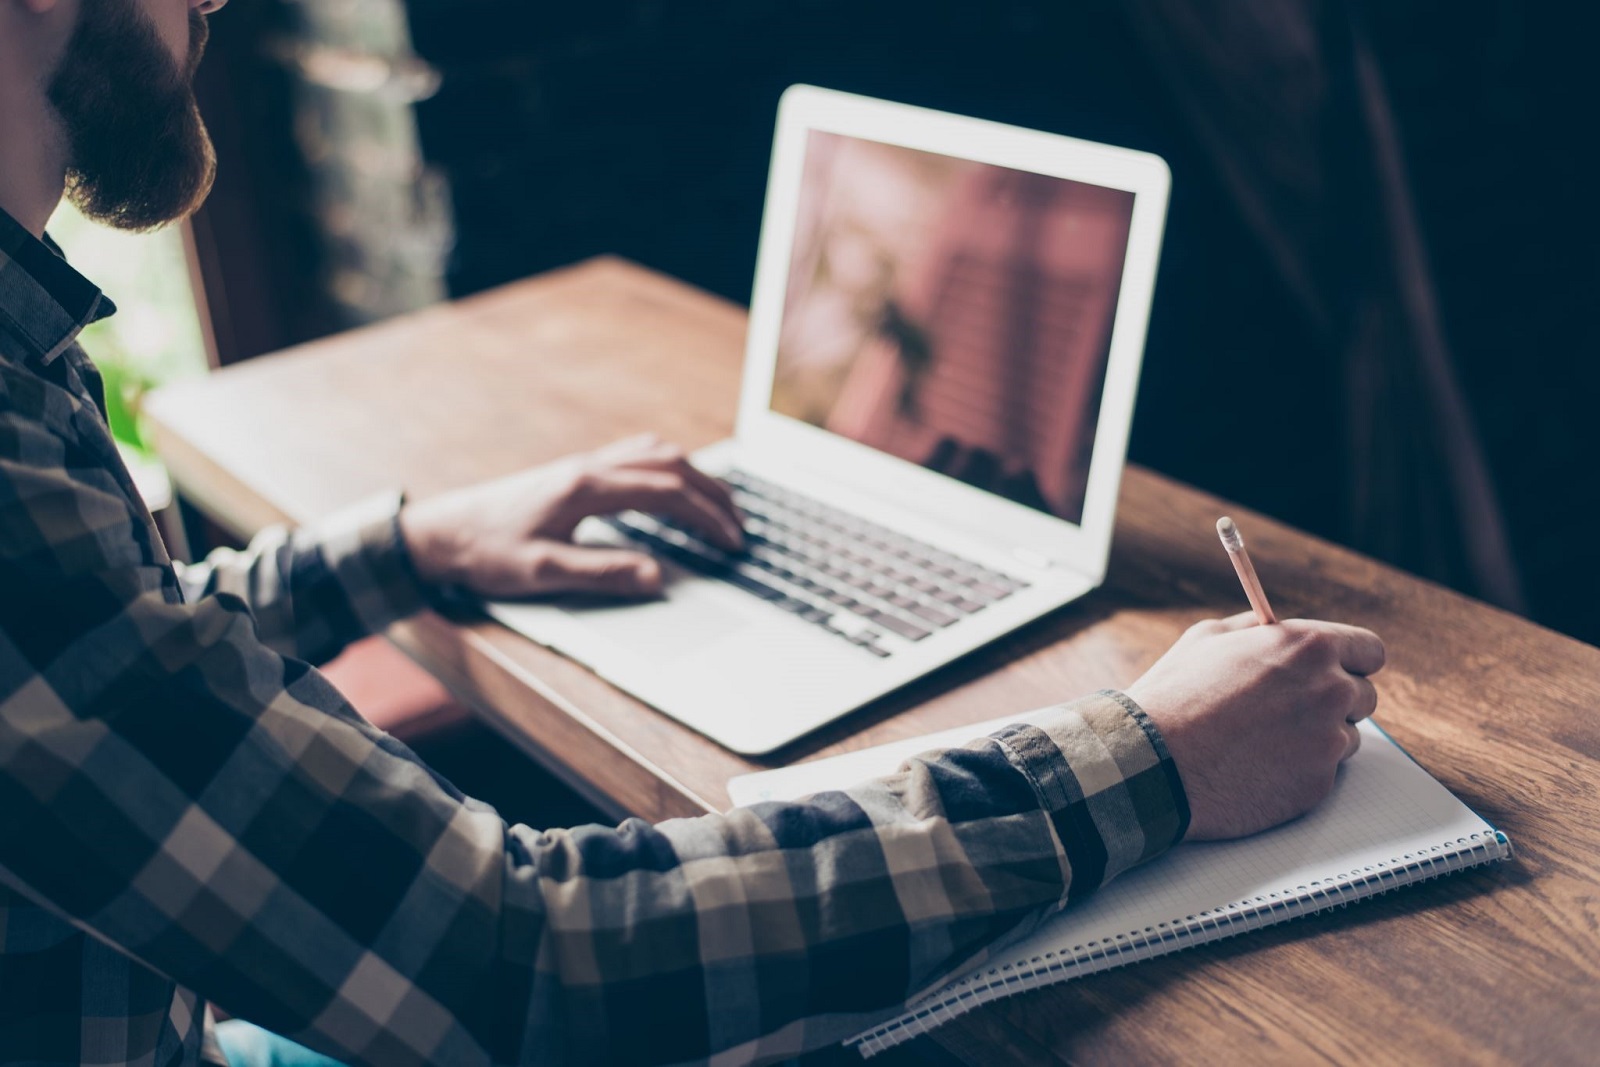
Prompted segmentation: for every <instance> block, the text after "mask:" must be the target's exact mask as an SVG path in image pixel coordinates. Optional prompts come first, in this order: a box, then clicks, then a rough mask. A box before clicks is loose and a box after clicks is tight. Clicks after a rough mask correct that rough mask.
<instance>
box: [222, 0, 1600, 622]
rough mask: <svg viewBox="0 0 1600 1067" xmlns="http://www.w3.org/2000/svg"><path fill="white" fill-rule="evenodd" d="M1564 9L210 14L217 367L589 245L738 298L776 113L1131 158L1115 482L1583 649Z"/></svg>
mask: <svg viewBox="0 0 1600 1067" xmlns="http://www.w3.org/2000/svg"><path fill="white" fill-rule="evenodd" d="M1577 10H1579V8H1578V7H1577V6H1576V5H1572V6H1568V5H1557V4H1553V3H1548V2H1547V3H1540V4H1525V3H1518V2H1515V0H1463V2H1458V3H1455V4H1450V5H1445V4H1440V3H1437V2H1435V3H1425V2H1421V0H1399V2H1389V3H1381V4H1380V3H1370V4H1368V3H1341V2H1336V0H1326V2H1305V0H1252V2H1235V3H1232V4H1227V5H1212V4H1201V3H1198V2H1192V0H1191V2H1179V0H1128V2H1122V3H1096V2H1073V0H1051V2H1046V0H991V2H988V3H982V4H979V3H953V2H937V0H920V2H917V3H910V2H904V0H881V2H868V3H861V2H859V0H858V2H854V3H845V2H842V0H786V2H784V3H775V2H771V0H717V2H709V0H708V2H702V3H697V4H687V3H680V4H669V3H665V2H661V0H608V2H594V3H588V4H581V5H579V4H545V3H537V2H528V0H409V2H406V0H298V2H295V0H255V2H253V3H250V4H237V5H234V6H232V7H230V8H229V9H228V10H227V11H226V12H224V13H223V14H222V15H220V16H219V17H217V18H216V19H215V20H214V22H213V45H212V49H213V51H212V59H211V60H210V61H208V62H207V63H206V64H205V65H204V66H203V68H202V72H201V73H202V85H201V90H202V98H203V105H204V107H205V109H206V111H207V112H208V115H209V119H210V122H211V125H212V129H213V132H214V135H215V136H216V139H217V142H218V150H219V155H220V159H221V163H222V171H221V176H220V179H219V183H218V188H217V193H216V196H215V197H214V198H213V201H212V203H211V204H210V205H209V206H208V207H207V208H206V209H205V211H204V213H203V214H202V216H201V217H200V218H199V219H198V220H197V222H196V238H197V243H198V247H199V250H200V256H199V258H200V264H201V268H202V269H201V273H202V276H203V279H204V283H205V289H206V296H207V298H208V301H209V304H210V307H211V311H212V315H213V319H214V326H215V332H216V338H217V347H218V350H219V353H220V356H221V358H222V360H223V362H232V361H235V360H239V359H244V358H249V357H250V356H253V355H256V354H259V353H262V352H265V351H270V350H272V349H275V348H279V347H282V346H284V345H286V344H290V343H293V342H297V341H302V340H306V339H309V338H312V337H316V336H319V335H321V334H324V333H327V332H331V331H333V330H336V329H341V328H345V327H348V326H351V325H357V324H360V323H363V322H367V321H372V320H374V319H377V318H381V317H384V316H385V315H389V314H393V313H396V312H399V311H403V310H406V309H407V308H411V307H416V306H420V305H422V304H426V303H428V302H430V301H432V300H437V299H440V298H443V297H445V296H459V295H463V294H467V293H471V292H475V291H477V290H480V289H483V288H486V287H489V286H493V285H497V284H499V283H502V282H506V281H509V280H511V279H515V278H519V277H522V276H525V275H527V274H531V273H534V272H537V271H541V270H545V269H548V268H550V267H554V266H558V265H560V264H564V263H569V262H572V261H574V260H578V259H582V258H584V257H587V256H590V255H594V254H597V253H603V252H609V253H617V254H620V255H623V256H627V257H630V258H632V259H635V260H637V261H639V262H641V263H644V264H647V265H649V266H651V267H655V268H657V269H659V270H662V271H666V272H668V273H671V274H674V275H677V276H679V277H681V278H684V279H686V280H688V281H690V282H693V283H695V284H697V285H700V286H703V287H705V288H707V289H710V290H712V291H714V292H717V293H721V294H723V295H725V296H727V297H729V298H731V299H733V300H736V301H739V302H741V303H743V302H746V301H747V300H748V297H749V291H750V282H751V273H752V266H753V264H754V260H755V244H756V236H757V226H758V222H759V218H760V210H761V201H762V196H763V192H764V185H765V177H766V165H767V153H768V149H769V147H770V138H771V132H772V124H773V118H774V112H775V108H776V105H777V100H778V96H779V94H780V93H781V91H782V90H783V89H784V88H785V87H786V86H788V85H790V84H792V83H794V82H810V83H814V84H818V85H823V86H828V87H831V88H837V89H845V90H852V91H856V92H861V93H866V94H869V95H874V96H881V97H886V98H889V99H893V100H901V101H906V102H910V103H915V104H922V105H926V106H930V107H935V108H940V109H944V110H949V111H955V112H960V113H964V114H971V115H977V116H981V117H984V118H989V119H996V120H1000V121H1005V122H1012V123H1017V124H1020V125H1024V126H1031V127H1035V128H1038V129H1044V130H1052V131H1058V132H1061V133H1068V134H1073V135H1076V136H1079V137H1085V138H1090V139H1094V140H1101V141H1107V142H1110V143H1113V144H1119V145H1126V146H1130V147H1134V148H1140V149H1145V150H1149V151H1153V152H1156V153H1159V154H1160V155H1162V156H1164V157H1165V158H1166V159H1167V160H1168V162H1169V163H1170V164H1171V166H1172V171H1173V178H1174V185H1173V201H1172V208H1171V216H1170V224H1169V228H1168V233H1167V239H1166V245H1165V250H1164V253H1163V259H1162V264H1161V270H1160V275H1159V280H1158V283H1157V289H1156V297H1155V309H1154V314H1153V318H1152V323H1151V331H1150V337H1149V346H1148V350H1147V355H1146V362H1145V372H1144V378H1143V384H1142V386H1141V391H1140V396H1139V401H1138V408H1137V417H1136V419H1135V423H1134V433H1133V441H1132V458H1133V459H1134V460H1135V461H1136V462H1139V463H1143V464H1146V465H1148V466H1150V467H1153V468H1155V469H1157V470H1160V471H1163V472H1166V473H1169V474H1172V475H1175V476H1176V477H1178V478H1181V479H1183V480H1185V481H1188V482H1191V483H1194V484H1196V485H1199V486H1201V487H1204V488H1206V489H1210V490H1213V491H1215V492H1217V493H1220V494H1223V495H1225V496H1228V497H1231V498H1233V499H1236V500H1238V501H1241V502H1243V503H1245V504H1248V505H1250V506H1252V507H1255V508H1258V509H1260V510H1262V511H1265V512H1267V513H1269V514H1272V515H1274V516H1276V517H1278V518H1281V519H1284V520H1287V521H1288V522H1290V523H1293V524H1295V525H1297V526H1300V527H1303V528H1305V529H1308V530H1311V531H1313V532H1315V533H1318V534H1320V535H1322V536H1324V537H1327V538H1329V539H1332V540H1335V541H1339V542H1342V543H1344V544H1348V545H1352V546H1354V547H1356V548H1359V549H1361V550H1363V551H1366V552H1369V553H1371V554H1373V555H1376V556H1378V557H1380V558H1383V559H1386V560H1388V561H1390V562H1393V563H1395V564H1397V565H1399V566H1401V567H1404V568H1406V569H1407V570H1410V571H1413V572H1415V573H1418V574H1421V575H1424V576H1426V577H1430V578H1433V579H1436V580H1438V581H1440V582H1443V583H1446V584H1448V585H1451V586H1453V587H1455V588H1458V589H1461V590H1463V591H1465V592H1467V593H1470V594H1473V595H1476V596H1480V597H1483V598H1485V599H1488V600H1490V601H1493V602H1495V603H1498V604H1501V605H1503V606H1506V607H1508V608H1511V609H1513V610H1516V611H1519V612H1522V613H1524V614H1527V615H1529V616H1531V617H1532V618H1534V619H1536V620H1538V621H1540V622H1543V623H1545V624H1546V625H1549V626H1551V627H1554V628H1556V629H1559V630H1563V631H1565V632H1567V633H1570V634H1573V635H1575V636H1578V637H1580V638H1583V639H1585V640H1588V641H1590V642H1600V611H1597V609H1596V606H1595V605H1596V598H1597V596H1600V582H1597V581H1596V578H1595V576H1594V568H1593V565H1592V563H1591V550H1592V546H1593V542H1594V540H1595V539H1594V536H1593V534H1592V533H1591V531H1592V529H1593V527H1592V526H1591V521H1592V518H1593V516H1595V515H1596V514H1597V513H1600V480H1597V479H1596V477H1595V475H1594V470H1593V468H1594V465H1595V461H1596V459H1597V458H1600V418H1597V417H1595V415H1593V414H1592V413H1591V410H1590V409H1591V407H1592V406H1593V405H1594V404H1595V402H1596V399H1597V398H1600V370H1597V362H1596V359H1595V356H1596V354H1597V351H1600V345H1597V342H1600V337H1597V327H1596V323H1595V316H1594V311H1595V306H1596V299H1595V295H1594V293H1595V285H1596V282H1597V280H1600V278H1597V274H1600V259H1597V254H1596V249H1597V248H1600V243H1597V237H1600V234H1597V232H1596V231H1597V219H1600V212H1597V210H1596V207H1595V204H1594V199H1593V196H1592V194H1591V191H1590V186H1591V185H1592V171H1591V169H1590V166H1589V164H1588V160H1589V159H1590V158H1591V156H1592V154H1593V153H1592V152H1591V150H1590V146H1589V144H1588V141H1589V139H1590V138H1591V137H1592V135H1593V133H1592V131H1593V129H1594V126H1595V123H1594V118H1593V110H1594V105H1595V103H1596V102H1597V94H1596V92H1595V90H1594V87H1593V73H1592V69H1591V60H1590V56H1589V53H1590V51H1591V49H1592V39H1593V38H1592V35H1591V33H1590V32H1589V30H1590V27H1589V26H1588V25H1587V24H1586V22H1585V23H1582V24H1580V23H1579V22H1577V21H1575V20H1576V16H1575V15H1574V12H1575V11H1577Z"/></svg>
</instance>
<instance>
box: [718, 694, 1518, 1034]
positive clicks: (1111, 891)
mask: <svg viewBox="0 0 1600 1067" xmlns="http://www.w3.org/2000/svg"><path fill="white" fill-rule="evenodd" d="M1024 718H1025V717H1024ZM1016 721H1018V718H1017V717H1016V716H1013V717H1011V718H1007V719H996V720H994V721H993V722H988V723H978V724H976V725H973V726H968V727H963V728H961V729H959V730H950V731H946V732H945V733H940V734H931V735H929V736H926V737H918V738H912V739H911V740H909V741H902V742H896V743H894V744H889V745H881V746H879V747H877V748H871V749H864V750H862V751H860V752H851V753H847V754H845V755H843V756H836V757H834V758H832V759H826V760H817V761H815V762H813V763H805V764H799V765H797V766H794V767H785V768H783V769H781V770H775V771H764V772H761V773H759V774H748V775H742V776H740V777H738V778H734V779H732V780H731V781H730V782H729V783H728V792H729V794H730V795H731V796H732V798H733V801H734V803H735V804H753V803H755V802H757V801H761V800H793V799H796V798H798V797H802V796H806V795H808V794H810V793H815V792H818V791H821V790H825V789H836V788H841V787H844V786H848V785H850V784H852V783H854V782H858V781H861V780H863V779H866V778H871V777H875V776H879V775H883V774H889V773H892V772H893V771H894V770H895V769H896V768H897V767H898V766H899V765H900V763H901V761H903V760H904V759H906V757H908V756H913V755H916V754H917V753H919V752H926V751H928V750H929V749H934V748H944V747H949V746H952V745H959V744H963V743H965V742H966V741H968V740H971V739H972V738H974V737H978V736H981V735H983V734H985V733H988V732H990V731H992V730H995V729H998V728H1000V727H1001V726H1004V725H1006V724H1007V723H1012V722H1016ZM1361 732H1362V735H1363V736H1362V745H1361V750H1360V751H1359V752H1357V753H1356V754H1355V755H1354V756H1353V757H1351V758H1350V760H1349V761H1347V762H1346V763H1345V765H1344V766H1343V767H1342V768H1340V771H1339V777H1338V780H1337V782H1336V783H1335V785H1334V788H1333V793H1332V794H1331V795H1330V796H1329V797H1328V798H1327V799H1326V800H1325V801H1323V802H1322V804H1320V805H1319V806H1318V807H1317V808H1316V809H1315V810H1314V811H1312V812H1311V813H1310V814H1308V815H1306V816H1304V817H1302V818H1300V819H1296V820H1295V821H1293V822H1291V823H1288V824H1286V825H1284V826H1280V827H1278V828H1277V829H1275V830H1270V831H1268V832H1266V833H1264V834H1258V835H1256V836H1255V837H1250V838H1246V839H1244V840H1240V841H1227V842H1203V843H1191V844H1183V845H1179V846H1178V847H1177V848H1175V849H1173V850H1172V851H1171V852H1169V853H1167V854H1166V855H1165V856H1162V857H1160V858H1158V859H1156V860H1154V861H1152V862H1150V863H1147V864H1145V865H1144V866H1142V867H1139V868H1136V869H1134V870H1132V871H1129V872H1127V873H1125V874H1123V875H1122V876H1121V877H1119V878H1117V879H1115V880H1114V881H1112V882H1111V884H1110V885H1108V886H1106V888H1104V889H1102V890H1101V891H1100V892H1098V893H1096V894H1095V895H1094V896H1092V897H1090V898H1089V899H1087V900H1085V901H1083V902H1082V903H1081V904H1079V905H1076V906H1074V907H1073V908H1071V909H1068V910H1067V911H1064V912H1061V913H1060V914H1058V915H1056V916H1054V917H1053V918H1051V919H1049V920H1048V921H1046V922H1045V923H1044V924H1043V925H1042V926H1040V927H1039V928H1038V929H1037V930H1035V931H1034V932H1033V933H1031V934H1029V935H1028V936H1027V937H1025V938H1023V939H1022V940H1020V941H1018V942H1016V943H1015V944H1013V945H1010V946H1008V947H1006V948H1003V949H1001V950H999V951H998V952H997V953H995V954H994V955H993V956H991V957H990V958H989V959H987V960H985V961H984V962H983V963H982V964H981V965H979V966H977V967H975V968H973V969H972V970H970V971H967V972H965V973H963V974H959V975H957V976H956V977H955V978H954V979H952V980H951V981H949V982H947V983H946V984H944V985H943V986H941V987H939V988H938V989H936V990H934V991H933V992H931V993H928V994H926V995H925V996H922V997H920V998H918V999H917V1000H914V1001H913V1002H912V1004H911V1005H910V1007H909V1008H908V1010H907V1011H906V1012H905V1014H903V1015H900V1016H898V1017H897V1018H894V1019H891V1020H889V1021H887V1022H884V1023H882V1024H880V1025H878V1026H876V1027H874V1028H873V1029H871V1030H868V1031H866V1032H865V1033H861V1034H858V1035H856V1036H855V1037H853V1038H851V1039H850V1040H849V1042H848V1044H852V1045H855V1046H857V1047H858V1048H859V1049H860V1050H861V1052H862V1053H863V1054H865V1055H868V1056H870V1055H872V1054H874V1053H877V1052H881V1051H883V1050H884V1049H887V1048H891V1047H893V1046H895V1045H897V1044H899V1043H900V1042H902V1041H905V1040H908V1039H909V1038H912V1037H915V1036H916V1035H918V1034H921V1033H924V1032H925V1031H928V1030H931V1029H933V1028H934V1027H936V1026H938V1025H939V1024H940V1023H943V1022H946V1021H948V1020H950V1019H953V1018H955V1017H956V1016H957V1015H960V1014H962V1013H963V1012H966V1011H969V1010H971V1009H972V1008H975V1007H977V1006H978V1005H980V1004H983V1003H985V1002H986V1001H991V1000H997V999H999V998H1000V997H1006V996H1010V995H1012V994H1013V993H1020V992H1023V991H1024V990H1028V989H1035V988H1037V987H1039V986H1045V985H1051V984H1053V983H1056V982H1064V981H1067V980H1069V979H1072V978H1077V977H1080V976H1082V975H1086V974H1093V973H1095V972H1096V971H1103V970H1107V969H1109V968H1111V967H1118V966H1121V965H1123V964H1126V963H1133V962H1136V961H1138V960H1144V959H1150V958H1151V957H1153V956H1162V955H1165V954H1166V953H1168V952H1175V951H1177V950H1179V949H1182V948H1188V947H1189V946H1191V945H1200V944H1204V943H1205V942H1207V941H1215V940H1217V939H1218V938H1223V937H1229V936H1231V935H1233V934H1239V933H1244V932H1245V931H1248V930H1256V929H1259V928H1261V927H1263V926H1270V925H1272V924H1273V923H1278V922H1282V921H1283V920H1285V919H1293V918H1295V917H1297V916H1300V915H1309V914H1311V913H1312V912H1317V911H1322V910H1324V909H1326V908H1331V907H1335V906H1339V905H1344V904H1349V903H1352V902H1353V901H1357V900H1363V899H1365V898H1367V897H1370V896H1374V895H1375V894H1378V893H1382V892H1385V891H1387V890H1390V889H1394V888H1396V887H1398V886H1403V885H1409V884H1411V883H1412V882H1419V881H1422V880H1424V879H1427V878H1433V877H1435V876H1437V875H1441V874H1448V873H1450V872H1452V871H1459V870H1463V869H1465V868H1467V867H1475V866H1477V865H1479V864H1482V863H1489V862H1491V861H1495V860H1503V859H1506V858H1507V857H1509V856H1510V855H1511V842H1510V841H1509V840H1507V838H1506V836H1505V835H1504V834H1502V833H1500V832H1499V831H1498V830H1496V829H1495V828H1494V827H1493V826H1490V825H1489V824H1488V823H1487V822H1485V821H1484V820H1483V819H1482V818H1481V817H1479V816H1478V815H1477V814H1476V813H1474V812H1473V811H1472V809H1471V808H1468V807H1467V806H1466V805H1465V804H1463V803H1462V802H1461V801H1459V800H1457V799H1456V798H1455V796H1453V795H1452V794H1451V793H1450V791H1449V790H1448V789H1446V788H1445V787H1444V786H1442V785H1440V784H1439V783H1438V782H1437V781H1436V780H1435V779H1434V778H1433V776H1432V775H1430V774H1429V773H1428V772H1427V771H1425V770H1423V769H1422V768H1421V767H1420V766H1418V765H1417V763H1416V762H1414V761H1413V760H1412V759H1411V757H1410V756H1408V755H1407V754H1406V752H1405V750H1404V749H1402V748H1401V747H1400V746H1399V745H1397V744H1395V742H1394V741H1393V740H1392V739H1391V738H1390V737H1389V735H1388V734H1386V733H1384V732H1383V730H1381V729H1380V728H1379V727H1378V726H1377V725H1376V724H1374V723H1373V722H1371V721H1370V720H1368V721H1366V722H1363V723H1362V724H1361Z"/></svg>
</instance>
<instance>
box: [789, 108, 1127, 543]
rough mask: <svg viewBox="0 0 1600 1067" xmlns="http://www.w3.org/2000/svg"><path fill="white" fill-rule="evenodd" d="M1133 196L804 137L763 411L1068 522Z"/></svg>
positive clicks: (1093, 412) (1076, 498) (1087, 443)
mask: <svg viewBox="0 0 1600 1067" xmlns="http://www.w3.org/2000/svg"><path fill="white" fill-rule="evenodd" d="M1132 216H1133V194H1132V193H1130V192H1124V191H1122V190H1117V189H1106V188H1101V187H1099V186H1095V185H1086V184H1083V183H1081V182H1074V181H1068V180H1066V179H1062V178H1054V177H1050V176H1048V175H1041V174H1034V173H1029V172H1026V171H1018V170H1012V169H1009V168H1006V167H998V166H992V165H989V164H984V163H975V162H972V161H970V160H963V159H955V158H952V157H949V156H943V155H937V154H934V153H930V152H921V151H917V150H915V149H909V148H901V147H898V146H893V145H885V144H880V143H877V142H874V141H865V140H860V139H857V138H852V137H845V136H841V135H839V134H831V133H820V132H817V131H812V132H811V133H810V134H809V139H808V141H807V146H806V160H805V167H804V170H803V177H802V187H801V193H800V204H799V209H798V219H797V222H796V228H795V235H794V247H793V252H792V258H791V260H790V266H789V278H788V291H787V294H786V297H785V302H784V312H783V322H782V327H781V332H780V335H779V342H778V359H777V368H776V375H775V378H774V383H773V390H772V408H773V410H774V411H776V412H778V413H780V414H783V415H788V416H790V417H792V418H795V419H799V420H802V421H804V422H807V423H810V424H812V425H813V426H818V427H821V428H823V429H825V430H829V431H831V432H833V433H836V434H840V435H842V436H844V437H848V438H850V439H852V440H854V441H859V442H860V443H862V444H865V445H869V446H871V447H873V448H876V449H879V450H880V451H883V452H887V453H889V454H891V455H895V456H898V457H900V458H902V459H906V460H909V461H911V462H913V463H917V464H920V465H922V466H924V467H927V468H930V469H932V470H935V471H938V472H940V473H942V474H946V475H949V476H950V477H952V478H957V479H959V480H961V481H963V482H966V483H968V484H970V485H975V486H978V487H980V488H983V489H987V490H989V491H990V492H993V493H997V494H999V495H1001V496H1004V497H1008V498H1009V499H1012V500H1015V501H1018V502H1020V503H1023V504H1027V505H1029V506H1030V507H1034V508H1038V509H1040V510H1042V511H1047V512H1049V513H1051V514H1053V515H1056V516H1059V517H1060V518H1063V519H1066V520H1068V521H1070V522H1079V521H1081V520H1082V516H1083V501H1084V492H1085V487H1086V485H1087V482H1088V476H1089V460H1090V456H1091V454H1092V452H1093V449H1094V430H1095V423H1096V420H1097V418H1098V416H1099V411H1100V393H1101V388H1102V385H1103V382H1104V379H1105V370H1106V357H1107V354H1108V351H1109V347H1110V339H1111V323H1112V318H1113V316H1114V314H1115V312H1116V304H1117V293H1118V290H1119V289H1120V287H1121V282H1122V264H1123V258H1124V255H1125V252H1126V249H1127V242H1128V228H1129V224H1130V221H1131V219H1132Z"/></svg>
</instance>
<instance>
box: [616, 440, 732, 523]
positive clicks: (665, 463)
mask: <svg viewBox="0 0 1600 1067" xmlns="http://www.w3.org/2000/svg"><path fill="white" fill-rule="evenodd" d="M626 466H629V467H633V468H635V469H639V470H658V471H667V472H669V473H672V474H676V475H677V476H679V477H680V478H682V479H683V480H684V481H686V482H688V483H689V484H690V485H692V486H694V487H695V488H696V489H697V490H699V491H700V492H701V493H704V494H705V495H706V496H707V497H709V498H710V499H711V500H712V502H714V503H716V504H717V505H718V506H720V507H722V508H724V509H726V511H727V512H728V514H729V515H730V516H732V517H735V518H737V517H738V514H739V509H738V508H737V507H735V506H734V503H733V490H731V489H729V488H728V486H727V484H726V483H725V482H723V481H722V479H720V478H713V477H712V476H711V475H709V474H707V473H706V472H705V471H703V470H701V469H700V468H699V467H696V466H695V465H694V464H693V463H691V462H690V461H689V457H688V456H686V455H684V454H683V450H682V449H680V448H678V447H677V446H676V445H662V446H661V447H660V448H658V449H653V450H647V451H645V452H643V453H642V454H640V455H639V456H638V457H637V458H635V459H633V460H632V461H630V462H628V463H627V464H626Z"/></svg>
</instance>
